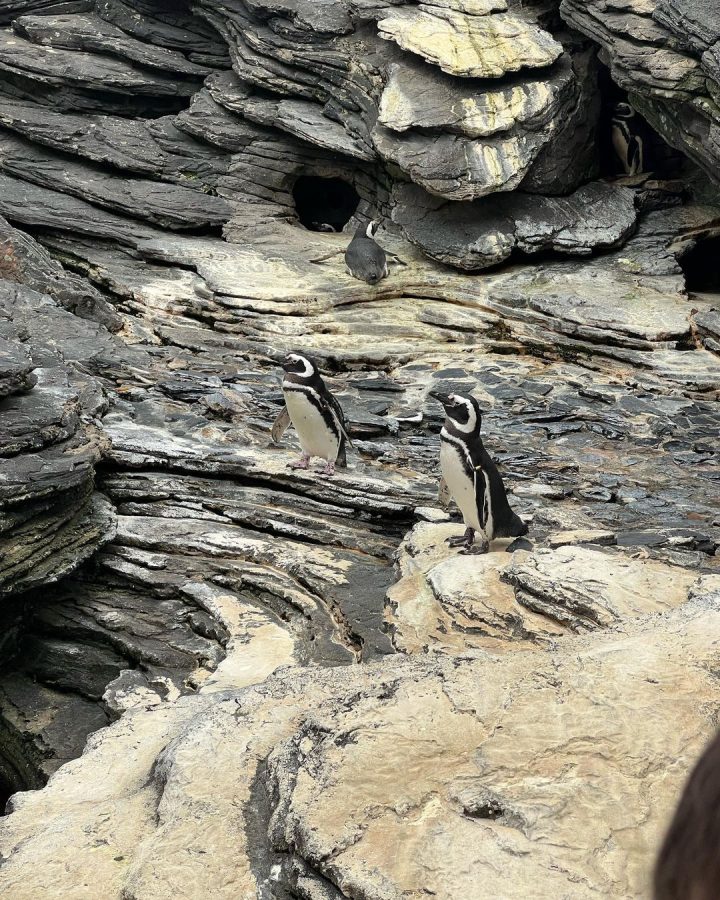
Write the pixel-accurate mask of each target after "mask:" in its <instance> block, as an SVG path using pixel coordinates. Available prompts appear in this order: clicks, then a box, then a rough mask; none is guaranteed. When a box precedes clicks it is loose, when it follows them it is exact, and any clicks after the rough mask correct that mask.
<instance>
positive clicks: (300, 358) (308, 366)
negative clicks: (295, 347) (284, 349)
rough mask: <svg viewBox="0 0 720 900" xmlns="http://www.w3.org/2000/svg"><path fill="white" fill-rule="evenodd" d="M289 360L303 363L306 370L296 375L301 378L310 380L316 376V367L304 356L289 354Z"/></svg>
mask: <svg viewBox="0 0 720 900" xmlns="http://www.w3.org/2000/svg"><path fill="white" fill-rule="evenodd" d="M288 359H291V360H292V361H293V362H301V363H302V364H303V365H304V367H305V368H304V369H303V371H302V372H296V373H295V374H296V375H299V376H300V377H301V378H310V376H311V375H314V374H315V366H314V365H313V364H312V363H311V362H310V360H309V359H305V357H304V356H300V354H299V353H288Z"/></svg>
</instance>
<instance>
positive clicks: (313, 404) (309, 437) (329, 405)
mask: <svg viewBox="0 0 720 900" xmlns="http://www.w3.org/2000/svg"><path fill="white" fill-rule="evenodd" d="M283 369H284V370H285V376H284V378H283V383H282V389H283V395H284V397H285V406H284V407H283V409H282V411H281V413H280V415H279V416H278V417H277V419H276V420H275V423H274V424H273V427H272V432H271V434H272V439H273V441H274V442H275V443H277V442H278V441H279V440H280V438H281V437H282V436H283V434H284V433H285V431H286V429H287V427H288V425H290V423H291V422H292V424H293V426H294V428H295V431H296V432H297V436H298V440H299V441H300V447H301V448H302V456H301V457H300V459H299V460H296V461H295V462H292V463H289V465H290V467H291V468H292V469H307V468H308V467H309V465H310V459H311V457H313V456H319V457H320V458H321V459H324V460H325V462H326V465H325V468H324V469H322V474H323V475H334V474H335V466H336V465H338V466H341V467H343V468H344V467H345V466H346V465H347V460H346V455H345V444H346V442H347V443H348V444H350V446H351V447H352V441H351V440H350V438H349V437H348V433H347V425H346V424H345V416H344V414H343V411H342V407H341V406H340V404H339V403H338V401H337V400H336V399H335V397H333V395H332V394H331V393H330V391H329V390H328V389H327V387H326V386H325V382H324V381H323V380H322V378H321V377H320V372H319V371H318V367H317V366H316V364H315V363H314V362H313V361H312V360H311V359H310V358H309V357H307V356H301V355H300V354H299V353H289V354H288V355H287V356H286V357H285V361H284V362H283Z"/></svg>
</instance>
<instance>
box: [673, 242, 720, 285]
mask: <svg viewBox="0 0 720 900" xmlns="http://www.w3.org/2000/svg"><path fill="white" fill-rule="evenodd" d="M678 262H679V263H680V268H681V269H682V270H683V274H684V276H685V287H686V289H687V290H688V291H689V292H690V293H695V294H697V293H709V294H720V234H712V235H708V236H703V237H699V238H697V239H696V240H695V241H694V242H693V243H692V244H691V245H690V247H689V248H688V250H686V251H685V253H683V255H682V256H681V257H680V258H679V260H678Z"/></svg>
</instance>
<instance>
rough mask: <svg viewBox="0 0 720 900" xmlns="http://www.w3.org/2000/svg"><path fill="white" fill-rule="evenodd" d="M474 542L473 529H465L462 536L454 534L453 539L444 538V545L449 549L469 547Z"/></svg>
mask: <svg viewBox="0 0 720 900" xmlns="http://www.w3.org/2000/svg"><path fill="white" fill-rule="evenodd" d="M474 540H475V529H474V528H466V529H465V533H464V534H456V535H454V536H453V537H449V538H445V543H446V544H449V545H450V546H451V547H470V546H471V545H472V542H473V541H474Z"/></svg>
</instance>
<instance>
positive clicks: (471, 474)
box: [430, 391, 528, 553]
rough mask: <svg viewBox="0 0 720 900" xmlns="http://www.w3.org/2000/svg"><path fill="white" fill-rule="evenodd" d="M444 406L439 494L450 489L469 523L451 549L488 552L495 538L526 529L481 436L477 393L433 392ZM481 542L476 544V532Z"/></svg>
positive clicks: (464, 518)
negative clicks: (467, 395)
mask: <svg viewBox="0 0 720 900" xmlns="http://www.w3.org/2000/svg"><path fill="white" fill-rule="evenodd" d="M430 396H431V397H434V398H435V399H436V400H438V401H439V402H440V403H442V405H443V406H444V407H445V423H444V425H443V427H442V431H441V432H440V468H441V469H442V482H441V492H442V491H444V489H445V488H446V489H447V492H449V494H450V495H451V496H452V498H453V499H454V500H455V502H456V503H457V505H458V508H459V509H460V512H461V513H462V517H463V520H464V522H465V525H466V526H467V527H466V529H465V534H463V535H462V536H456V537H450V538H448V539H447V543H448V544H450V546H451V547H463V550H462V551H461V552H464V553H487V551H488V550H489V549H490V541H492V540H493V538H496V537H519V536H520V535H522V534H527V531H528V527H527V525H526V524H525V522H523V520H522V519H521V518H520V517H519V516H518V515H517V514H516V513H514V512H513V511H512V510H511V509H510V505H509V503H508V500H507V495H506V493H505V486H504V484H503V481H502V478H501V477H500V473H499V472H498V470H497V466H496V465H495V463H494V462H493V461H492V459H491V458H490V456H489V454H488V452H487V450H486V449H485V447H484V446H483V442H482V440H481V438H480V425H481V422H482V413H481V411H480V407H479V405H478V402H477V400H476V399H475V398H474V397H464V396H463V395H462V394H441V393H438V392H436V391H431V392H430ZM476 532H479V533H480V535H481V540H480V543H479V544H474V540H475V533H476Z"/></svg>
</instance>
